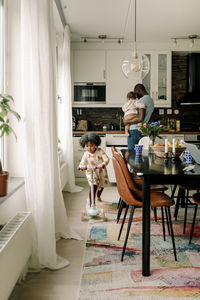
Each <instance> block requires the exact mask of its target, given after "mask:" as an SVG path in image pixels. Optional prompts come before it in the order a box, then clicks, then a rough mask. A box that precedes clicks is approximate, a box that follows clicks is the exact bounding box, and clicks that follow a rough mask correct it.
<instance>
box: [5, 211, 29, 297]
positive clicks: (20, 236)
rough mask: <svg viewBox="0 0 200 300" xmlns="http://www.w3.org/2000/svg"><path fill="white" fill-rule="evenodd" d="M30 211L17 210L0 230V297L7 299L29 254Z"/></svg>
mask: <svg viewBox="0 0 200 300" xmlns="http://www.w3.org/2000/svg"><path fill="white" fill-rule="evenodd" d="M30 222H31V213H30V212H19V213H17V215H16V216H15V217H14V218H12V219H11V220H10V221H9V222H8V223H7V224H6V225H5V226H4V227H3V229H2V230H1V231H0V299H1V300H7V299H8V297H9V296H10V294H11V292H12V290H13V288H14V286H15V284H16V282H17V280H18V278H19V277H20V275H21V273H22V271H23V269H24V267H25V266H26V264H27V261H28V259H29V257H30V255H31V250H32V239H31V226H30Z"/></svg>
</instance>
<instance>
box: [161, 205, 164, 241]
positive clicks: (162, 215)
mask: <svg viewBox="0 0 200 300" xmlns="http://www.w3.org/2000/svg"><path fill="white" fill-rule="evenodd" d="M161 214H162V227H163V238H164V241H165V220H164V212H163V207H161Z"/></svg>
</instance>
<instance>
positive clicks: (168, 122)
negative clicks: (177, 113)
mask: <svg viewBox="0 0 200 300" xmlns="http://www.w3.org/2000/svg"><path fill="white" fill-rule="evenodd" d="M170 129H171V128H170V121H169V119H167V130H168V131H170Z"/></svg>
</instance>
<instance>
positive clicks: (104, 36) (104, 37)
mask: <svg viewBox="0 0 200 300" xmlns="http://www.w3.org/2000/svg"><path fill="white" fill-rule="evenodd" d="M98 38H99V39H100V40H105V39H107V35H106V34H100V35H99V36H98Z"/></svg>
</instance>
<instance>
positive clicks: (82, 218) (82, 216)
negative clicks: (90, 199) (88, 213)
mask: <svg viewBox="0 0 200 300" xmlns="http://www.w3.org/2000/svg"><path fill="white" fill-rule="evenodd" d="M81 221H82V222H83V221H85V211H83V212H82V214H81Z"/></svg>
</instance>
